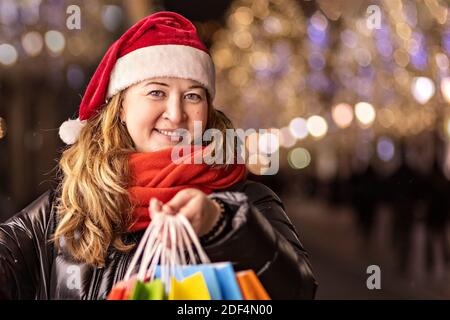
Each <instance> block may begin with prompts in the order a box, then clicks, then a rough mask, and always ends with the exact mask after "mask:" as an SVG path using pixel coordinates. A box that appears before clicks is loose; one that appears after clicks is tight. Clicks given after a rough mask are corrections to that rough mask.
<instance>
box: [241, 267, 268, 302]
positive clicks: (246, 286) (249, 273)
mask: <svg viewBox="0 0 450 320" xmlns="http://www.w3.org/2000/svg"><path fill="white" fill-rule="evenodd" d="M236 277H237V280H238V284H239V287H240V288H241V292H242V296H243V297H244V299H245V300H270V297H269V295H268V294H267V291H266V289H264V287H263V285H262V284H261V282H260V281H259V279H258V277H257V276H256V274H255V272H254V271H253V270H244V271H239V272H237V273H236Z"/></svg>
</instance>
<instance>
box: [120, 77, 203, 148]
mask: <svg viewBox="0 0 450 320" xmlns="http://www.w3.org/2000/svg"><path fill="white" fill-rule="evenodd" d="M122 107H123V108H122V109H121V114H120V119H121V121H123V122H125V123H126V124H125V125H126V127H127V130H128V132H129V134H130V136H131V138H132V139H133V141H134V144H135V147H136V150H137V152H152V151H157V150H161V149H164V148H167V147H172V146H175V145H176V144H178V143H179V141H177V140H178V139H181V136H178V135H175V136H173V137H171V136H170V134H172V135H173V134H175V132H174V131H175V130H176V129H185V130H188V131H189V133H190V134H191V137H194V121H201V123H202V132H203V131H204V129H205V127H206V121H207V117H208V101H207V96H206V90H205V88H204V87H203V86H201V85H200V84H199V83H198V82H196V81H194V80H187V79H180V78H167V77H165V78H152V79H148V80H145V81H142V82H139V83H137V84H135V85H133V86H131V87H129V88H128V89H127V90H126V92H125V95H124V98H123V102H122ZM173 140H175V141H173Z"/></svg>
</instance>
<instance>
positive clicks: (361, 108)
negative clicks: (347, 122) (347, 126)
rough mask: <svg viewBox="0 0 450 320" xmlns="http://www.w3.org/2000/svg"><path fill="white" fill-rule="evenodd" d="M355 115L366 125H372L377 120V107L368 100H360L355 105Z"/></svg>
mask: <svg viewBox="0 0 450 320" xmlns="http://www.w3.org/2000/svg"><path fill="white" fill-rule="evenodd" d="M355 115H356V118H357V119H358V120H359V122H360V123H361V124H362V125H364V126H370V125H371V124H372V123H373V122H374V120H375V116H376V114H375V109H374V107H373V106H372V105H371V104H370V103H368V102H358V103H357V104H356V105H355Z"/></svg>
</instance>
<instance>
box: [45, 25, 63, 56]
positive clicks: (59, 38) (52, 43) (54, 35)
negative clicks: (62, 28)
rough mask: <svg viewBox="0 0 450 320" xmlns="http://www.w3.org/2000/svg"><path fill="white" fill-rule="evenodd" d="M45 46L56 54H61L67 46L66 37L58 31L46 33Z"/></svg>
mask: <svg viewBox="0 0 450 320" xmlns="http://www.w3.org/2000/svg"><path fill="white" fill-rule="evenodd" d="M45 44H46V45H47V48H48V49H49V50H50V51H51V52H52V53H54V54H60V53H61V52H62V51H63V50H64V47H65V45H66V39H65V38H64V35H63V34H62V33H61V32H59V31H56V30H50V31H47V32H46V33H45Z"/></svg>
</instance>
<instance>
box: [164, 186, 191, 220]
mask: <svg viewBox="0 0 450 320" xmlns="http://www.w3.org/2000/svg"><path fill="white" fill-rule="evenodd" d="M193 196H194V194H193V192H192V191H191V190H188V189H185V190H181V191H179V192H178V193H177V194H176V195H175V196H174V197H173V198H172V199H171V200H170V201H169V202H167V203H166V204H165V205H164V206H163V209H164V210H165V211H168V212H170V213H172V214H175V213H177V212H179V211H180V210H181V208H183V207H184V206H185V205H186V204H187V203H188V202H189V201H190V200H191V199H192V198H193Z"/></svg>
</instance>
